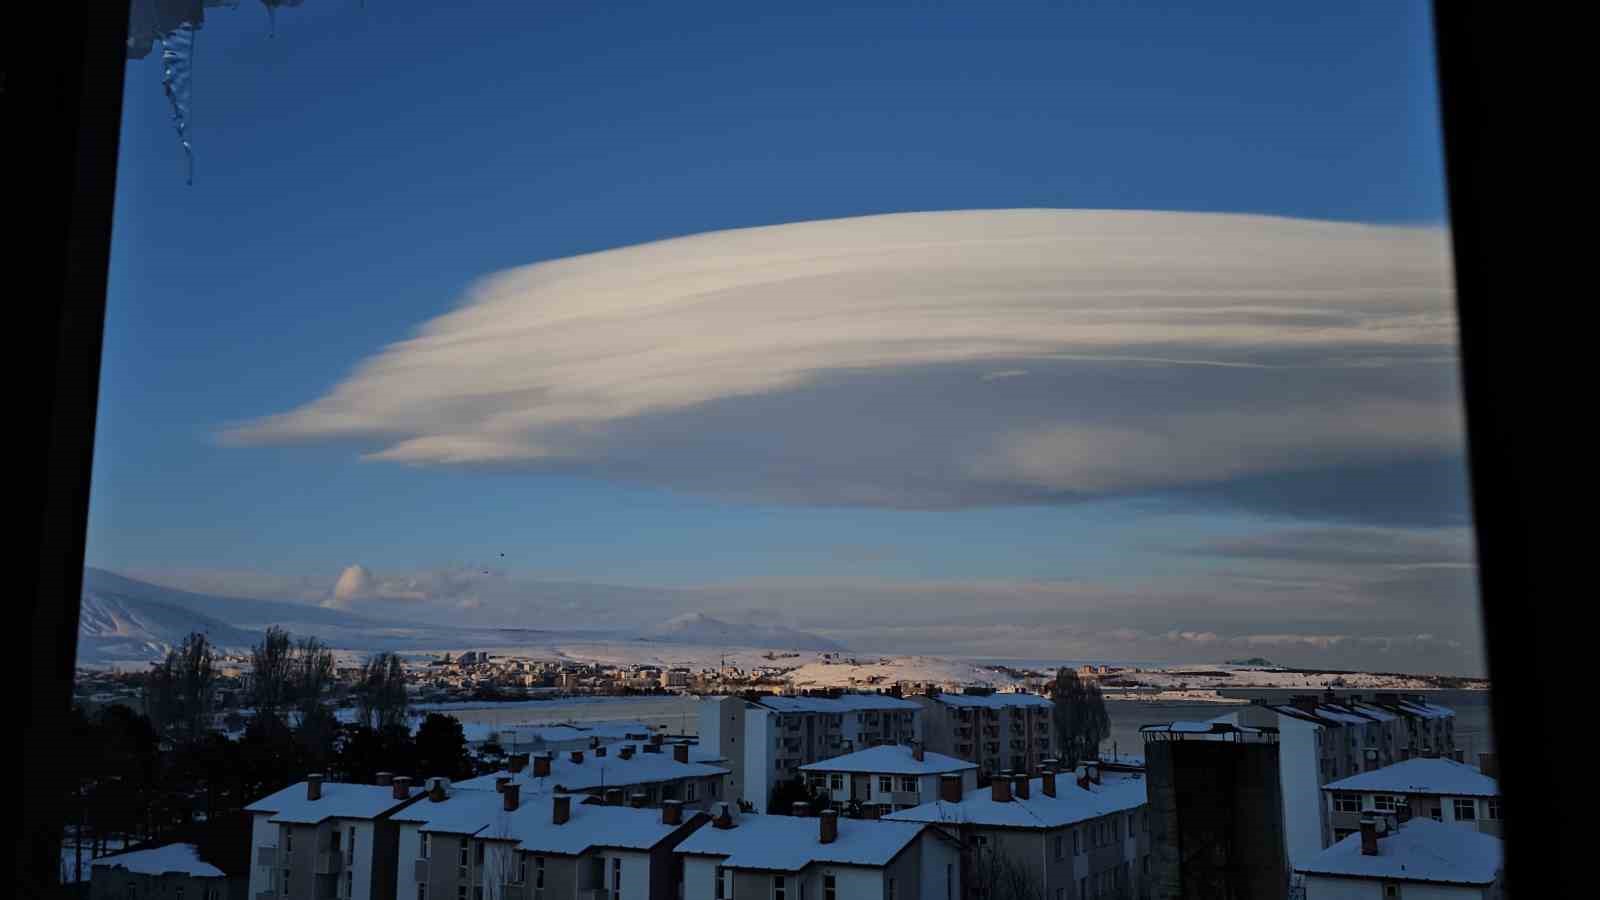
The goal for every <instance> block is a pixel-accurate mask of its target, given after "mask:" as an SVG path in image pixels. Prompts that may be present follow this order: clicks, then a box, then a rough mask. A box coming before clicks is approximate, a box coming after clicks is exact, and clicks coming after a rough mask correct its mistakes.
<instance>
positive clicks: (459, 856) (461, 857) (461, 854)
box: [456, 838, 467, 875]
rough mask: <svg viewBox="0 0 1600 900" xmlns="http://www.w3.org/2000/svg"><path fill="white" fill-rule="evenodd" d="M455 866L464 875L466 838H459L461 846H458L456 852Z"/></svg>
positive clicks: (465, 868) (465, 867)
mask: <svg viewBox="0 0 1600 900" xmlns="http://www.w3.org/2000/svg"><path fill="white" fill-rule="evenodd" d="M456 868H458V869H460V870H461V874H463V875H465V874H466V873H467V839H466V838H462V839H461V846H460V848H459V850H458V851H457V853H456Z"/></svg>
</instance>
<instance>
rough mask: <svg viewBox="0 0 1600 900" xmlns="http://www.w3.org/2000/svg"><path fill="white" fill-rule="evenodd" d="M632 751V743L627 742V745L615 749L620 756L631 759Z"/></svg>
mask: <svg viewBox="0 0 1600 900" xmlns="http://www.w3.org/2000/svg"><path fill="white" fill-rule="evenodd" d="M633 751H634V746H633V745H632V744H628V745H627V746H625V747H623V748H622V749H621V750H618V751H617V755H618V756H620V757H622V758H623V759H633Z"/></svg>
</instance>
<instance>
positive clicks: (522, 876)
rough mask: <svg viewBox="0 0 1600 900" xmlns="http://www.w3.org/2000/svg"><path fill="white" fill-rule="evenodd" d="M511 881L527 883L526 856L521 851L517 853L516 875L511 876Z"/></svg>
mask: <svg viewBox="0 0 1600 900" xmlns="http://www.w3.org/2000/svg"><path fill="white" fill-rule="evenodd" d="M512 881H514V882H516V883H517V884H527V883H528V857H526V856H524V855H523V854H521V853H519V854H517V877H516V878H513V879H512Z"/></svg>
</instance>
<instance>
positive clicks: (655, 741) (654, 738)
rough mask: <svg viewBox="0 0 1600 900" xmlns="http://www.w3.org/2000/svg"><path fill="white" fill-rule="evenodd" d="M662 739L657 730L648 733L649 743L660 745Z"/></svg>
mask: <svg viewBox="0 0 1600 900" xmlns="http://www.w3.org/2000/svg"><path fill="white" fill-rule="evenodd" d="M662 740H664V739H663V738H662V736H661V734H660V732H657V733H656V734H652V735H650V743H652V744H654V745H656V746H657V747H659V746H661V741H662Z"/></svg>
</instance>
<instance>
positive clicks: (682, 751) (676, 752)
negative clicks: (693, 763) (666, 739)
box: [672, 744, 689, 763]
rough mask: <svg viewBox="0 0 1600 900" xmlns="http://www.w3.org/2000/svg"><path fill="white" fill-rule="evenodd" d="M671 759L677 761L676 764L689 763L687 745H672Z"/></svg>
mask: <svg viewBox="0 0 1600 900" xmlns="http://www.w3.org/2000/svg"><path fill="white" fill-rule="evenodd" d="M672 758H673V759H675V760H677V761H678V762H681V763H686V762H688V761H689V745H688V744H673V745H672Z"/></svg>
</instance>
